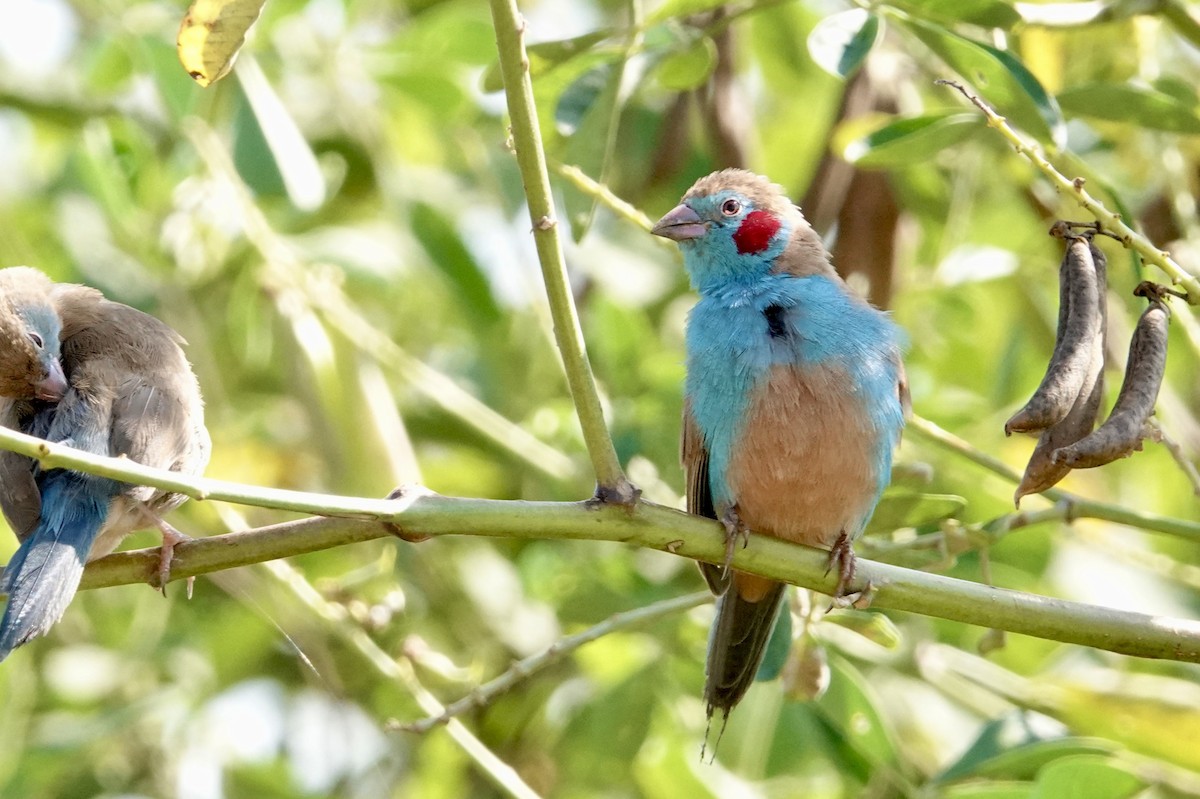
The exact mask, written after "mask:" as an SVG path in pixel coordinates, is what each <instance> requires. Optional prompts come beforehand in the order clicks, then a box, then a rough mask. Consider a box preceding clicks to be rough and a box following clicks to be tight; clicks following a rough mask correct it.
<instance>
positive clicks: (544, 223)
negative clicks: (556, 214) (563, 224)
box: [537, 216, 558, 230]
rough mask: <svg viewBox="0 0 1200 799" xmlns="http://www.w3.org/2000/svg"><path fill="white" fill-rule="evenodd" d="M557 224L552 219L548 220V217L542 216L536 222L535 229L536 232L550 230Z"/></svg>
mask: <svg viewBox="0 0 1200 799" xmlns="http://www.w3.org/2000/svg"><path fill="white" fill-rule="evenodd" d="M557 224H558V222H557V221H555V220H554V219H552V218H550V217H549V216H543V217H542V218H541V219H539V220H538V221H537V229H538V230H550V229H551V228H552V227H554V226H555V225H557Z"/></svg>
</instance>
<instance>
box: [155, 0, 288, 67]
mask: <svg viewBox="0 0 1200 799" xmlns="http://www.w3.org/2000/svg"><path fill="white" fill-rule="evenodd" d="M265 3H266V0H196V2H194V3H192V7H191V8H189V9H188V12H187V14H186V15H185V16H184V18H183V23H182V24H180V26H179V37H178V38H177V39H176V42H175V43H176V47H177V49H178V51H179V63H181V64H183V68H184V69H186V70H187V72H188V74H189V75H191V76H192V78H193V79H194V80H195V81H196V82H197V83H199V84H200V85H201V86H209V85H211V84H213V83H216V82H217V81H219V80H220V79H221V78H223V77H225V76H226V75H228V74H229V70H230V69H231V68H232V67H233V61H234V59H235V58H237V54H238V50H240V49H241V47H242V43H243V42H245V41H246V31H248V30H250V26H251V25H253V24H254V21H255V20H256V19H258V15H259V14H260V13H261V12H262V7H263V5H264V4H265Z"/></svg>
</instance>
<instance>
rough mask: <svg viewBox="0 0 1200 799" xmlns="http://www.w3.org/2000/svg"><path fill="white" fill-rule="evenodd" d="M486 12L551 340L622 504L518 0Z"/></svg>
mask: <svg viewBox="0 0 1200 799" xmlns="http://www.w3.org/2000/svg"><path fill="white" fill-rule="evenodd" d="M491 6H492V23H493V26H494V28H495V30H496V46H497V49H498V50H499V54H500V72H501V74H502V75H503V76H504V94H505V97H506V98H507V101H508V113H509V116H510V117H511V120H512V140H513V147H514V149H515V150H516V153H517V165H518V166H519V167H520V170H521V181H522V183H523V184H524V185H525V196H526V199H527V200H528V203H529V219H530V221H531V222H532V223H533V238H534V243H535V244H536V245H537V253H538V261H539V262H540V263H541V267H542V278H543V279H544V280H545V282H546V297H547V299H548V300H549V302H550V313H551V316H552V317H553V319H554V336H555V339H556V340H557V342H558V348H559V350H560V351H561V352H562V358H563V367H564V369H565V371H566V374H567V385H568V386H569V387H570V389H571V397H572V399H573V400H574V402H575V411H576V413H577V414H578V415H579V424H580V426H581V427H582V428H583V438H584V441H585V442H587V447H588V453H589V454H590V455H591V459H592V466H593V467H594V468H595V470H596V481H597V483H598V487H597V496H599V497H601V498H603V499H606V500H612V501H615V502H620V503H625V504H627V503H630V502H633V501H634V500H635V499H636V498H637V495H638V491H637V489H636V488H635V487H634V486H633V484H632V483H630V482H629V479H628V478H627V477H626V476H625V472H624V471H623V470H622V469H621V463H620V461H619V460H618V459H617V452H616V449H615V448H614V447H613V443H612V438H611V436H609V434H608V426H607V425H606V424H605V421H604V411H603V409H602V408H601V406H600V397H599V395H598V394H597V392H596V382H595V378H594V377H593V376H592V368H591V364H590V363H589V361H588V355H587V348H586V346H585V345H584V342H583V330H582V329H581V328H580V326H579V317H578V315H577V314H576V313H575V304H574V302H573V301H572V299H571V290H570V285H569V283H568V279H567V267H566V264H565V262H564V261H563V252H562V242H561V240H560V239H559V225H558V220H557V218H556V217H555V213H554V202H553V199H552V197H551V194H550V176H549V174H548V173H547V171H546V156H545V154H544V152H543V151H542V135H541V131H540V130H539V129H538V120H537V113H536V110H535V107H534V102H533V84H532V83H531V82H530V80H529V58H528V57H527V56H526V54H525V39H524V36H525V21H524V19H523V18H522V17H521V14H520V12H519V11H518V10H517V3H516V0H491Z"/></svg>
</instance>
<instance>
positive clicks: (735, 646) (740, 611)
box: [704, 574, 785, 740]
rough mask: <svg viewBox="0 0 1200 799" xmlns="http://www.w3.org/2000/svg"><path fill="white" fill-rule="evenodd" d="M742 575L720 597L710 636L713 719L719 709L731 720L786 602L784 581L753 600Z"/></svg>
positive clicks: (708, 687) (708, 685)
mask: <svg viewBox="0 0 1200 799" xmlns="http://www.w3.org/2000/svg"><path fill="white" fill-rule="evenodd" d="M738 576H739V575H737V574H735V575H734V578H735V579H734V584H733V585H732V586H730V588H729V590H728V591H726V592H725V593H724V594H723V595H722V596H721V597H720V598H719V599H717V619H716V621H715V622H713V627H712V633H711V634H710V635H709V638H708V665H707V666H706V668H705V676H706V679H705V683H704V701H705V702H706V703H707V705H708V717H709V719H710V721H711V719H712V715H713V712H714V711H718V710H719V711H721V713H722V715H723V716H724V717H725V719H728V718H729V711H731V710H733V707H734V705H736V704H737V703H738V702H740V701H741V699H742V697H743V696H745V694H746V691H747V690H748V689H749V688H750V684H751V683H752V682H754V675H755V674H757V673H758V667H759V665H760V664H761V663H762V659H763V655H764V654H765V653H766V651H767V642H768V641H769V640H771V630H772V629H774V627H775V617H776V616H778V615H779V608H780V606H781V605H782V604H783V602H782V599H783V589H784V587H785V586H784V584H783V583H770V584H769V585H768V587H766V590H765V593H761V595H760V597H759V599H758V601H757V602H751V601H749V600H747V599H745V598H744V597H742V595H741V594H740V593H739V592H738V585H737V583H738V581H737V579H736V578H737V577H738ZM755 593H758V592H755ZM718 740H720V737H719V736H718Z"/></svg>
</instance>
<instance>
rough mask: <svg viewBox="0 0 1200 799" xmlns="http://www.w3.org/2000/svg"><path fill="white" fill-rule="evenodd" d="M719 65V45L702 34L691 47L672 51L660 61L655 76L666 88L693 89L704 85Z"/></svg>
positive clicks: (674, 89)
mask: <svg viewBox="0 0 1200 799" xmlns="http://www.w3.org/2000/svg"><path fill="white" fill-rule="evenodd" d="M716 65H717V45H716V43H714V42H713V40H712V39H710V38H709V37H707V36H702V37H700V38H699V39H697V40H696V42H695V43H693V44H692V45H691V46H690V47H688V48H687V49H685V50H680V51H678V52H675V53H671V54H670V55H668V56H667V57H666V58H664V59H663V60H662V61H660V62H659V64H658V68H657V69H656V70H655V71H654V76H655V77H656V78H657V79H658V82H659V83H660V84H662V86H663V88H664V89H669V90H670V91H675V92H686V91H691V90H692V89H695V88H697V87H699V86H702V85H703V84H704V82H705V81H707V80H708V77H709V75H711V74H712V71H713V68H714V67H716Z"/></svg>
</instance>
